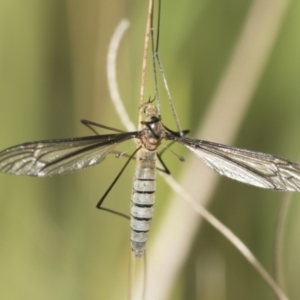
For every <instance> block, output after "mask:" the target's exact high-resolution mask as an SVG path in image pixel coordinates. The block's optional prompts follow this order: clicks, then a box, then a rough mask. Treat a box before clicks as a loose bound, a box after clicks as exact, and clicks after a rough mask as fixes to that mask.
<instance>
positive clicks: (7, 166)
mask: <svg viewBox="0 0 300 300" xmlns="http://www.w3.org/2000/svg"><path fill="white" fill-rule="evenodd" d="M145 115H146V119H145V121H143V122H142V124H143V128H142V130H140V131H133V132H124V133H117V134H108V135H95V136H88V137H80V138H69V139H59V140H46V141H37V142H29V143H25V144H21V145H18V146H14V147H11V148H8V149H6V150H3V151H1V152H0V171H1V172H3V173H7V174H14V175H24V176H35V177H47V176H54V175H60V174H66V173H71V172H73V171H76V170H82V169H85V168H87V167H90V166H93V165H96V164H98V163H100V162H101V161H103V160H104V159H105V157H106V156H107V155H108V154H109V153H111V152H112V151H113V150H114V149H115V147H116V146H117V145H118V144H120V143H122V142H124V141H127V140H129V139H133V138H135V139H138V140H139V143H138V147H137V150H136V151H135V152H137V165H136V169H135V174H134V180H133V187H132V195H131V229H132V233H131V248H132V251H133V252H134V253H135V255H136V257H141V256H142V255H143V252H144V251H145V247H146V242H147V236H148V231H149V228H150V223H151V219H152V216H153V205H154V198H155V188H156V182H155V178H156V169H155V168H156V152H157V148H158V147H159V145H160V144H161V141H162V140H167V141H175V142H178V143H181V144H183V145H184V146H186V147H187V148H188V149H190V150H191V151H192V152H194V153H195V154H196V155H197V156H198V157H199V158H200V159H201V160H202V161H203V162H204V163H205V164H206V165H207V166H208V167H209V168H211V169H212V170H214V171H216V172H217V173H219V174H221V175H225V176H227V177H229V178H232V179H235V180H237V181H241V182H243V183H247V184H250V185H254V186H257V187H260V188H265V189H271V190H277V191H300V165H299V164H297V163H293V162H291V161H289V160H286V159H283V158H280V157H277V156H273V155H270V154H265V153H261V152H254V151H250V150H245V149H240V148H236V147H231V146H226V145H222V144H217V143H213V142H209V141H204V140H198V139H194V138H189V137H185V136H181V135H180V134H179V133H177V132H174V131H171V130H170V129H168V128H167V127H166V126H164V125H163V123H162V122H161V120H160V118H159V117H158V115H157V109H156V107H155V106H154V105H152V104H151V103H148V104H147V105H146V106H145Z"/></svg>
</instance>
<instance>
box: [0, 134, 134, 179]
mask: <svg viewBox="0 0 300 300" xmlns="http://www.w3.org/2000/svg"><path fill="white" fill-rule="evenodd" d="M136 136H137V132H126V133H119V134H110V135H98V136H91V137H82V138H73V139H61V140H49V141H38V142H30V143H25V144H21V145H18V146H14V147H11V148H8V149H6V150H3V151H1V152H0V171H1V172H4V173H8V174H14V175H26V176H38V177H44V176H53V175H58V174H65V173H70V172H73V171H76V170H81V169H84V168H87V167H90V166H93V165H95V164H97V163H100V162H101V161H102V160H103V159H105V157H106V155H107V154H108V153H110V152H111V151H112V150H113V149H114V148H115V147H116V146H117V144H119V143H121V142H123V141H126V140H128V139H130V138H134V137H136Z"/></svg>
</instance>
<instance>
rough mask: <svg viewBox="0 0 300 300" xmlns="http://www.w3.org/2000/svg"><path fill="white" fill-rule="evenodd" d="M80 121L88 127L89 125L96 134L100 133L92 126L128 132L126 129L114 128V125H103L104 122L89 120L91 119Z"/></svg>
mask: <svg viewBox="0 0 300 300" xmlns="http://www.w3.org/2000/svg"><path fill="white" fill-rule="evenodd" d="M80 122H81V123H82V124H83V125H85V126H86V127H88V128H89V129H90V130H92V131H93V132H94V133H95V134H96V135H99V133H98V132H97V131H96V130H95V129H94V128H93V127H92V126H96V127H100V128H104V129H108V130H111V131H115V132H126V131H124V130H120V129H116V128H113V127H109V126H106V125H102V124H99V123H96V122H93V121H89V120H85V119H82V120H80Z"/></svg>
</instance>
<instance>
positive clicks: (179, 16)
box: [0, 0, 300, 300]
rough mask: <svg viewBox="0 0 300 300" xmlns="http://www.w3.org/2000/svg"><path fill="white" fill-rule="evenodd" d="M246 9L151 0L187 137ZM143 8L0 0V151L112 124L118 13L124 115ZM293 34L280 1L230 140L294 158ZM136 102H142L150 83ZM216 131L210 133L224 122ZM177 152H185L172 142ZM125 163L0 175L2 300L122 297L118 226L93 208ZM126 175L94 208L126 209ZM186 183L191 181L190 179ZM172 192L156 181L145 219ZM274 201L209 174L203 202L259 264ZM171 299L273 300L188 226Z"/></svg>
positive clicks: (295, 237) (214, 241)
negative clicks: (58, 173) (272, 33)
mask: <svg viewBox="0 0 300 300" xmlns="http://www.w3.org/2000/svg"><path fill="white" fill-rule="evenodd" d="M278 1H281V0H278ZM275 2H276V1H275ZM251 3H252V1H249V0H242V1H241V0H239V1H237V0H228V1H221V0H216V1H171V0H165V1H163V11H162V24H161V39H160V55H161V59H162V61H163V63H164V68H165V72H166V74H167V78H168V81H169V85H170V89H171V91H172V94H173V97H174V100H175V104H176V107H177V108H178V110H179V117H180V120H181V124H182V126H183V127H184V128H190V129H191V134H190V135H191V136H193V133H195V131H196V128H197V127H198V124H199V123H200V122H201V120H202V119H203V118H204V116H205V114H206V110H207V107H208V105H209V103H210V100H211V98H212V96H213V94H214V93H215V89H216V86H217V85H218V83H219V80H220V78H221V76H222V74H223V71H224V68H225V67H226V65H227V63H228V60H229V58H230V55H231V52H232V50H233V48H234V45H235V43H236V40H237V38H238V36H239V33H240V31H241V27H242V25H243V24H244V22H245V18H246V15H247V12H248V10H249V7H250V6H251ZM270 5H275V4H274V1H270ZM147 8H148V2H147V1H133V0H130V1H124V0H109V1H108V0H87V1H79V0H69V1H62V0H60V1H58V0H51V1H38V0H29V1H21V0H19V1H11V0H0V128H1V139H0V149H4V148H7V147H9V146H13V145H16V144H20V143H23V142H27V141H33V140H41V139H53V138H66V137H77V136H86V135H91V132H90V131H89V130H88V129H87V128H85V127H84V126H82V125H81V124H80V123H79V120H80V119H82V118H85V119H89V120H93V121H95V122H99V123H102V124H107V125H109V126H113V127H116V128H121V129H123V128H122V125H121V123H120V121H119V120H118V118H117V115H116V113H115V111H114V109H113V106H112V104H111V102H110V98H109V93H108V87H107V79H106V73H105V68H106V55H107V48H108V44H109V40H110V38H111V36H112V33H113V31H114V29H115V27H116V26H117V24H118V22H119V21H120V20H121V18H128V19H129V20H130V22H131V27H130V29H129V31H128V32H127V33H126V35H125V38H124V40H122V44H121V48H120V52H119V57H118V80H119V86H120V91H121V95H122V98H123V99H124V102H125V106H126V108H127V110H128V112H129V115H130V116H131V118H132V120H133V121H134V122H136V120H137V107H138V97H139V84H140V71H141V61H142V49H143V42H144V31H145V21H146V13H147ZM299 30H300V2H299V1H296V0H294V1H289V2H288V6H287V12H286V14H285V17H284V21H283V23H282V24H281V28H280V31H279V33H280V34H279V36H278V38H277V39H276V41H275V44H274V47H273V49H272V51H271V54H270V56H269V57H268V60H267V64H266V66H265V68H264V71H263V74H262V76H261V78H260V82H259V84H258V86H257V88H256V89H255V93H254V96H253V98H252V102H251V105H250V107H249V110H248V112H247V114H246V118H245V120H244V122H243V124H242V126H241V127H240V130H239V135H238V138H237V139H236V140H235V142H234V145H236V146H239V147H242V148H247V149H251V150H256V151H262V152H267V153H272V154H274V155H279V156H283V157H287V158H289V159H291V160H293V161H295V160H297V157H298V156H299V155H300V139H299V138H298V137H299V133H300V117H299V111H300V100H299V97H300V84H299V82H300V38H299V37H300V34H299ZM254 34H255V33H254ZM150 75H151V73H150ZM149 77H150V76H149V73H148V78H149ZM149 80H150V78H149ZM145 96H146V98H148V97H150V96H152V97H153V96H154V90H153V88H151V87H148V88H147V90H146V95H145ZM232 109H234V108H232ZM162 113H163V120H164V123H165V124H166V125H167V126H169V127H172V128H174V122H173V121H172V116H171V115H170V112H169V110H168V108H167V104H164V105H163V112H162ZM217 125H218V126H219V127H220V130H222V120H220V124H217ZM216 142H217V141H216ZM130 146H132V144H130V143H127V144H126V145H124V146H121V147H120V149H123V150H126V149H128V148H129V147H130ZM176 152H177V153H179V154H182V153H184V155H185V156H188V155H190V154H188V153H187V152H186V151H183V149H182V147H176ZM168 156H171V160H172V162H173V163H171V165H170V169H171V171H172V173H173V174H174V176H175V177H176V176H178V175H179V174H180V168H181V167H182V164H180V163H177V161H176V160H174V158H173V157H172V155H171V154H168V155H166V156H165V157H166V161H167V162H168V161H169V159H170V158H168ZM123 161H124V160H122V159H120V160H116V159H115V158H114V157H113V156H111V157H108V158H107V159H106V160H105V161H104V162H103V163H101V165H99V166H97V167H94V168H91V169H88V170H84V171H82V172H79V173H74V174H70V175H65V176H62V177H55V178H43V179H39V178H26V177H17V176H8V175H5V174H0V205H1V209H0V298H1V299H13V300H19V299H20V300H21V299H22V300H24V299H30V300H35V299H51V300H52V299H57V300H59V299H63V300H67V299H70V300H74V299H89V300H94V299H127V294H128V284H129V279H128V276H129V275H128V272H129V271H128V266H129V254H130V246H129V245H130V241H129V237H130V231H129V224H128V223H127V221H125V220H123V219H121V218H118V217H117V216H114V215H111V214H108V213H104V212H100V211H98V210H97V209H96V208H95V205H96V203H97V201H98V200H99V199H100V197H101V196H102V194H103V193H104V192H105V191H106V188H107V187H108V186H109V184H110V183H111V182H112V180H113V179H114V178H115V176H116V174H117V172H118V170H120V168H121V166H122V165H123V163H124V162H123ZM174 162H176V163H174ZM133 169H134V164H131V165H130V166H129V167H128V169H127V170H126V171H125V173H124V175H123V176H122V178H121V180H120V181H119V182H118V183H117V185H116V187H115V188H114V189H113V191H112V192H111V193H110V194H109V196H108V198H107V199H106V201H105V204H104V206H106V207H109V208H113V209H117V210H118V211H122V212H125V213H128V212H129V203H130V194H131V183H132V175H133ZM195 184H201V182H199V179H198V180H197V181H196V180H195ZM170 193H171V191H170V190H169V189H168V188H165V185H164V183H163V182H162V181H161V179H159V181H158V193H157V206H156V211H155V220H159V219H161V218H163V217H164V211H165V210H166V209H167V207H166V203H165V202H164V201H163V199H165V198H166V197H167V196H168V195H169V194H170ZM282 196H283V194H280V193H274V192H269V191H265V190H261V189H255V188H252V187H249V186H246V185H243V184H240V183H236V182H233V181H230V180H227V179H221V180H220V182H219V184H218V186H217V188H216V190H215V193H214V196H213V199H212V203H211V205H210V208H209V209H210V211H212V212H213V213H214V214H215V215H216V216H217V217H218V218H219V219H220V220H221V221H222V222H224V223H225V224H226V225H227V226H229V227H230V228H231V229H232V230H233V232H235V233H236V234H237V235H238V236H239V237H240V238H241V239H242V240H243V241H244V242H245V243H246V244H247V245H248V246H249V248H250V249H251V250H252V251H253V252H254V254H255V255H256V256H257V257H258V259H259V260H260V261H261V262H262V264H263V265H264V266H266V268H267V269H268V271H269V272H272V268H273V267H272V263H273V261H272V260H273V258H272V255H273V237H274V227H275V220H276V216H277V213H278V207H279V201H280V199H281V198H282ZM299 201H300V197H299V196H298V195H294V196H293V201H292V204H291V209H290V213H289V215H288V222H287V223H288V224H287V235H286V238H285V241H284V245H283V248H284V251H285V252H284V258H285V270H284V271H285V276H286V287H287V291H288V295H289V296H290V298H291V299H297V295H299V294H300V286H299V283H298V278H299V276H300V271H299V270H300V258H299V251H300V244H299V243H300V239H299V234H298V232H299V228H300V224H299V218H298V216H299V214H300V205H299ZM155 220H154V221H153V223H154V228H155V230H159V228H156V227H155V224H156V222H157V221H155ZM178 222H180V215H179V216H178ZM155 230H153V233H152V234H153V236H151V239H155ZM150 235H151V233H150ZM148 263H151V262H148ZM220 265H221V266H223V267H222V268H223V270H224V274H220V272H219V271H218V270H220ZM214 266H215V268H216V270H217V271H216V272H215V270H214ZM223 276H224V277H223ZM220 277H222V278H223V279H220V281H219V278H220ZM224 278H225V281H224ZM220 282H221V283H222V284H221V283H220ZM171 294H172V295H171V296H170V299H178V300H179V299H205V300H206V299H207V300H211V299H244V300H246V299H249V300H250V299H274V296H273V293H272V292H271V291H270V289H269V288H268V287H267V286H266V284H265V283H264V282H263V281H262V279H261V278H260V277H259V276H258V274H257V273H256V271H255V270H254V269H253V268H252V266H250V265H249V263H248V262H246V261H245V259H244V258H243V257H242V256H241V255H240V254H239V253H238V252H237V250H236V249H235V248H233V246H232V245H231V244H229V242H228V241H227V240H226V239H224V237H222V236H221V235H220V234H219V233H218V232H216V231H215V230H214V229H212V228H211V226H210V225H208V224H204V226H203V227H202V228H201V230H200V231H199V232H198V234H197V236H196V239H195V241H194V244H193V248H192V249H191V250H190V255H189V258H188V260H187V262H186V264H185V266H184V267H183V269H182V270H181V272H180V274H179V276H178V280H177V282H176V283H175V286H174V290H173V292H172V293H171Z"/></svg>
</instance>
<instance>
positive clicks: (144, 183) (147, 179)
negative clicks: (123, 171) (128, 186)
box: [130, 147, 156, 258]
mask: <svg viewBox="0 0 300 300" xmlns="http://www.w3.org/2000/svg"><path fill="white" fill-rule="evenodd" d="M155 160H156V151H149V150H147V149H145V148H144V147H142V148H141V149H140V151H139V152H138V155H137V162H136V168H135V173H134V178H133V187H132V195H131V210H130V212H131V221H130V227H131V249H132V251H133V252H134V254H135V256H136V257H137V258H140V257H141V256H142V255H143V253H144V251H145V248H146V243H147V239H148V231H149V228H150V224H151V220H152V216H153V205H154V200H155V187H156V181H155V178H156V175H155Z"/></svg>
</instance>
